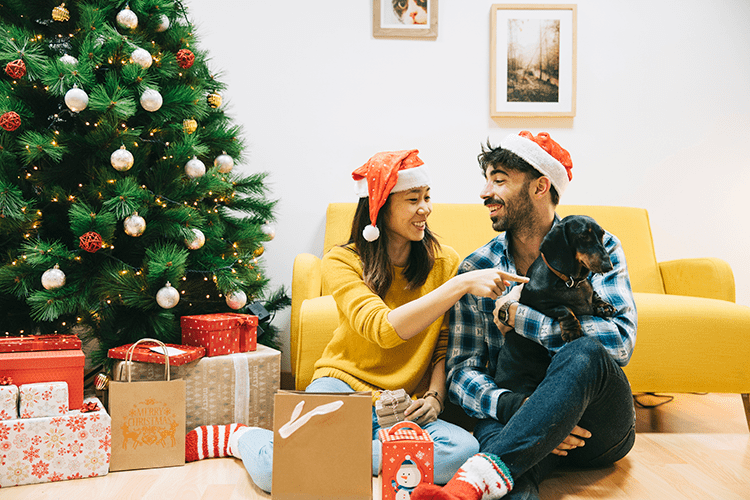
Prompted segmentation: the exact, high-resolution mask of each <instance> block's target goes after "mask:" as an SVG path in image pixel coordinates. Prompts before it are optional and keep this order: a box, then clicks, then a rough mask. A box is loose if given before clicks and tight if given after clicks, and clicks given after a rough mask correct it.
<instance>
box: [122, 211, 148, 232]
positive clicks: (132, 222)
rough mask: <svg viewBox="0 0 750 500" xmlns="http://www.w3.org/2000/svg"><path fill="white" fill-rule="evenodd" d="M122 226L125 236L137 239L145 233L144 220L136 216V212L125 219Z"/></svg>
mask: <svg viewBox="0 0 750 500" xmlns="http://www.w3.org/2000/svg"><path fill="white" fill-rule="evenodd" d="M123 226H124V228H125V234H127V235H128V236H134V237H138V236H140V235H142V234H143V233H144V232H145V231H146V219H144V218H143V217H141V216H140V215H138V212H136V213H134V214H133V215H131V216H130V217H127V218H126V219H125V222H123Z"/></svg>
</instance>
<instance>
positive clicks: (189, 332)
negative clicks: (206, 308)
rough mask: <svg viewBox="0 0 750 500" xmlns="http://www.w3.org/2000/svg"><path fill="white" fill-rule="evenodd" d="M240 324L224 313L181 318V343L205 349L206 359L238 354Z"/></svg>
mask: <svg viewBox="0 0 750 500" xmlns="http://www.w3.org/2000/svg"><path fill="white" fill-rule="evenodd" d="M240 323H241V320H240V318H238V317H237V316H234V315H231V314H226V313H215V314H198V315H195V316H182V317H181V318H180V326H181V327H182V343H183V344H186V345H193V346H202V347H205V348H206V356H207V357H211V356H220V355H222V354H233V353H235V352H240Z"/></svg>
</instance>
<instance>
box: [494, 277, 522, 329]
mask: <svg viewBox="0 0 750 500" xmlns="http://www.w3.org/2000/svg"><path fill="white" fill-rule="evenodd" d="M522 290H523V283H521V284H520V285H516V286H514V287H513V288H512V289H511V291H510V292H508V293H507V294H505V295H503V296H502V297H500V298H499V299H497V300H496V301H495V310H494V311H492V319H493V321H494V322H495V325H497V328H498V329H499V330H500V333H502V334H503V335H505V334H506V333H508V332H509V331H511V330H512V329H513V327H514V326H515V323H516V316H515V310H513V308H512V306H511V311H512V314H511V315H510V316H511V317H510V321H509V324H510V325H511V326H506V325H504V324H503V323H502V322H501V321H500V320H499V319H498V316H497V312H498V311H499V310H500V306H502V305H503V304H504V303H506V302H508V301H509V300H513V301H516V302H518V301H519V300H520V299H521V291H522Z"/></svg>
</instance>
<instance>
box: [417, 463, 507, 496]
mask: <svg viewBox="0 0 750 500" xmlns="http://www.w3.org/2000/svg"><path fill="white" fill-rule="evenodd" d="M512 489H513V479H512V478H511V475H510V471H509V470H508V468H507V467H506V466H505V464H504V463H503V461H502V460H500V457H498V456H496V455H492V454H490V453H477V454H476V455H474V456H473V457H471V458H469V459H468V460H467V461H466V462H464V464H463V465H462V466H461V468H460V469H458V472H456V474H455V475H454V476H453V478H451V480H450V481H448V484H446V485H445V486H444V487H442V488H441V487H440V486H436V485H434V484H426V483H422V484H420V485H419V486H417V487H416V489H415V490H414V491H413V492H412V493H411V500H496V499H498V498H502V497H504V496H505V495H506V494H507V493H508V492H509V491H510V490H512Z"/></svg>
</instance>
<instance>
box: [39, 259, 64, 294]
mask: <svg viewBox="0 0 750 500" xmlns="http://www.w3.org/2000/svg"><path fill="white" fill-rule="evenodd" d="M64 284H65V273H64V272H62V271H61V270H60V266H58V265H57V264H55V267H53V268H52V269H47V270H46V271H44V274H42V286H43V287H44V288H45V290H54V289H56V288H60V287H61V286H63V285H64Z"/></svg>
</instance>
